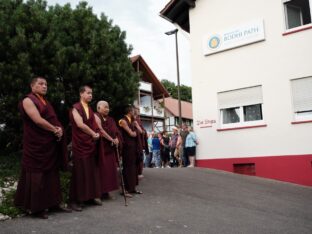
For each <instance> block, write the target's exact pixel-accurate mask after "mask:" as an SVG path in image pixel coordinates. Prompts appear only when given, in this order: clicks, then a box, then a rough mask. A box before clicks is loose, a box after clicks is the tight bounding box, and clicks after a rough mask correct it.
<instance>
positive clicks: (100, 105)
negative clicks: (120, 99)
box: [96, 100, 109, 116]
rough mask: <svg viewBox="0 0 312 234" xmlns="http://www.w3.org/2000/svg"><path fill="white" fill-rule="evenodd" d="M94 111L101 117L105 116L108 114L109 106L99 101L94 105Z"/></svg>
mask: <svg viewBox="0 0 312 234" xmlns="http://www.w3.org/2000/svg"><path fill="white" fill-rule="evenodd" d="M96 110H97V112H99V113H100V114H101V115H103V116H107V115H108V113H109V104H108V102H106V101H103V100H102V101H99V102H98V103H97V105H96Z"/></svg>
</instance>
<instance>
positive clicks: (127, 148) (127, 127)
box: [119, 106, 142, 194]
mask: <svg viewBox="0 0 312 234" xmlns="http://www.w3.org/2000/svg"><path fill="white" fill-rule="evenodd" d="M125 114H126V115H125V116H124V117H123V118H122V119H121V120H119V126H120V130H121V133H122V139H123V148H122V161H123V169H124V170H123V173H124V178H125V187H126V190H127V191H128V192H129V193H137V194H142V192H141V191H138V190H136V185H138V173H137V172H138V170H137V163H138V162H139V149H138V138H137V133H136V127H137V126H138V123H137V122H136V121H135V120H134V114H135V113H134V107H133V106H128V107H127V108H126V109H125Z"/></svg>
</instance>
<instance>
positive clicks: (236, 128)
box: [217, 124, 267, 132]
mask: <svg viewBox="0 0 312 234" xmlns="http://www.w3.org/2000/svg"><path fill="white" fill-rule="evenodd" d="M262 127H267V125H266V124H261V125H252V126H244V127H235V128H218V129H217V131H218V132H222V131H231V130H240V129H247V128H262Z"/></svg>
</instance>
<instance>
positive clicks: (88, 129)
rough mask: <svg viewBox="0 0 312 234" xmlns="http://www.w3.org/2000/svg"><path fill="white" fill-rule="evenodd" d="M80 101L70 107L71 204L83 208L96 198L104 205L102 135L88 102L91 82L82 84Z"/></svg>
mask: <svg viewBox="0 0 312 234" xmlns="http://www.w3.org/2000/svg"><path fill="white" fill-rule="evenodd" d="M79 91H80V102H77V103H76V104H74V105H73V109H72V110H71V111H70V122H71V124H72V152H73V170H72V178H71V185H70V192H69V200H70V206H71V208H72V209H73V210H75V211H81V210H82V207H81V206H80V204H81V203H82V202H85V201H89V200H93V201H94V203H95V204H96V205H101V200H100V196H101V187H100V180H99V170H98V165H97V151H98V150H97V143H98V140H99V137H100V134H99V128H98V126H97V123H96V121H95V115H94V113H93V111H92V109H91V107H89V105H88V103H90V102H91V100H92V89H91V88H90V87H89V86H83V87H81V88H80V90H79Z"/></svg>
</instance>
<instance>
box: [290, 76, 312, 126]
mask: <svg viewBox="0 0 312 234" xmlns="http://www.w3.org/2000/svg"><path fill="white" fill-rule="evenodd" d="M291 89H292V97H293V108H294V118H295V120H296V121H304V120H312V77H305V78H301V79H295V80H291Z"/></svg>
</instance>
